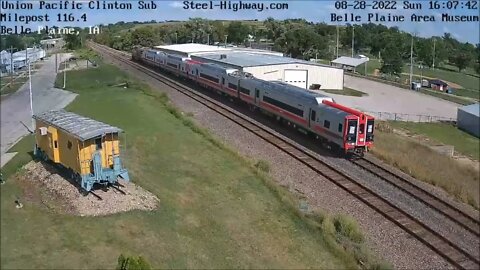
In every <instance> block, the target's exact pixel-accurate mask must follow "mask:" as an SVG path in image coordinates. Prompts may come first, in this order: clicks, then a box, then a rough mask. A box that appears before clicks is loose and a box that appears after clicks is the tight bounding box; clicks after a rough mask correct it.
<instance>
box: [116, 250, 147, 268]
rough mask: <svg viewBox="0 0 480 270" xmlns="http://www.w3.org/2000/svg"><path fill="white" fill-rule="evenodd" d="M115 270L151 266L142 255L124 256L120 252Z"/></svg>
mask: <svg viewBox="0 0 480 270" xmlns="http://www.w3.org/2000/svg"><path fill="white" fill-rule="evenodd" d="M116 269H117V270H150V269H152V267H151V266H150V264H149V263H148V262H147V261H146V260H145V259H144V258H143V257H142V256H139V257H134V256H125V255H123V254H120V256H119V257H118V263H117V268H116Z"/></svg>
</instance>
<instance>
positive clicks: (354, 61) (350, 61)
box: [332, 56, 368, 67]
mask: <svg viewBox="0 0 480 270" xmlns="http://www.w3.org/2000/svg"><path fill="white" fill-rule="evenodd" d="M365 62H368V58H352V57H347V56H341V57H339V58H337V59H335V60H333V61H332V63H334V64H340V65H345V66H350V67H356V66H359V65H361V64H363V63H365Z"/></svg>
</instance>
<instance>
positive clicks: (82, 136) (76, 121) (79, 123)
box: [33, 110, 122, 141]
mask: <svg viewBox="0 0 480 270" xmlns="http://www.w3.org/2000/svg"><path fill="white" fill-rule="evenodd" d="M33 118H34V119H36V120H40V121H42V122H44V123H46V124H48V125H51V126H54V127H56V128H58V129H61V130H63V131H65V132H66V133H68V134H71V135H72V136H73V137H75V138H77V139H79V140H81V141H86V140H88V139H92V138H95V137H98V136H101V135H104V134H107V133H119V132H122V130H121V129H120V128H118V127H114V126H111V125H108V124H105V123H102V122H99V121H97V120H93V119H91V118H87V117H84V116H81V115H78V114H75V113H71V112H67V111H65V110H58V111H47V112H43V113H41V114H37V115H34V116H33Z"/></svg>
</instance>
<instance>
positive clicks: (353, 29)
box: [352, 25, 355, 58]
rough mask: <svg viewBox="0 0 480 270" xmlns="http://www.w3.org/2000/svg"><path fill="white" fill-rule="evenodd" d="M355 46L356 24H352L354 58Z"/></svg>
mask: <svg viewBox="0 0 480 270" xmlns="http://www.w3.org/2000/svg"><path fill="white" fill-rule="evenodd" d="M354 47H355V25H353V26H352V58H353V52H354Z"/></svg>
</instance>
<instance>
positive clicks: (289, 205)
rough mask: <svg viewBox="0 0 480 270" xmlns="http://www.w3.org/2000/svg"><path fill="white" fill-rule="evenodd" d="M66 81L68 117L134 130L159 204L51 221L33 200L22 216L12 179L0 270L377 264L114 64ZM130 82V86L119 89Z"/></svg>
mask: <svg viewBox="0 0 480 270" xmlns="http://www.w3.org/2000/svg"><path fill="white" fill-rule="evenodd" d="M67 76H68V78H69V80H68V81H67V89H69V90H71V91H73V92H76V93H78V94H79V96H78V97H77V98H76V100H75V101H74V102H73V103H72V104H71V105H69V106H68V108H67V109H68V110H70V111H73V112H76V113H79V114H81V115H85V116H88V117H92V118H95V119H97V120H100V121H104V122H107V123H109V124H112V125H115V126H119V127H120V128H122V129H124V130H125V131H126V132H127V147H128V148H127V152H126V154H125V153H124V155H123V158H124V162H125V165H126V167H127V168H128V169H129V171H130V174H131V178H132V179H133V181H134V182H135V183H137V184H139V185H141V186H142V187H144V188H146V189H147V190H149V191H150V192H152V193H154V194H155V195H157V196H158V197H159V198H160V200H161V201H160V208H159V209H158V210H155V211H153V212H141V211H133V212H129V213H123V214H117V215H112V216H107V217H95V218H93V217H83V218H82V217H73V216H66V215H61V214H54V213H52V212H49V211H48V210H47V209H45V208H44V207H42V205H40V204H38V203H34V202H29V201H25V202H24V208H23V209H21V210H18V209H15V207H14V205H13V200H14V199H15V198H16V196H19V197H20V198H23V197H22V196H23V191H22V189H21V188H20V186H19V184H18V183H17V182H15V181H13V180H12V179H8V180H7V183H6V184H5V185H3V186H2V187H1V198H0V200H1V211H2V216H3V217H8V218H2V220H1V231H2V238H1V249H2V253H1V255H0V256H1V268H5V269H6V268H15V269H21V268H49V269H52V268H80V267H81V268H95V269H106V268H110V269H112V268H114V267H115V265H116V261H117V258H118V256H119V255H120V253H124V254H135V255H141V256H143V257H145V258H146V259H147V261H149V262H150V263H151V264H152V266H153V267H154V268H328V269H333V268H341V269H344V268H356V267H358V265H357V260H359V258H361V259H362V260H363V261H365V259H364V258H370V256H371V253H369V252H365V250H364V245H362V246H361V247H362V248H356V249H347V248H343V246H344V245H343V243H345V242H341V241H340V240H338V239H339V236H341V235H342V234H341V233H343V231H340V230H338V231H337V230H333V231H331V232H330V231H325V230H324V229H323V228H324V227H328V226H330V227H333V225H329V224H333V223H332V222H329V221H328V220H327V219H324V220H323V221H322V222H317V221H312V220H311V219H308V218H307V217H306V216H305V215H302V214H301V213H300V212H299V211H298V209H297V208H296V207H295V198H293V197H292V196H291V195H290V193H288V192H286V191H285V190H284V189H283V188H280V187H279V186H278V185H276V184H275V183H274V182H273V181H272V180H270V179H269V178H268V177H267V176H265V175H264V174H263V172H262V171H268V168H269V166H268V163H265V162H260V163H257V164H260V165H258V166H259V167H260V168H259V169H256V168H255V166H254V164H253V162H252V163H250V162H249V161H247V160H245V159H243V158H241V157H240V156H239V155H238V154H236V153H235V152H234V151H232V150H229V149H228V148H227V147H225V146H223V145H222V144H221V143H219V142H218V141H216V140H215V139H214V138H213V137H212V136H211V135H209V133H208V132H207V131H205V130H203V129H201V128H198V127H197V126H195V125H194V124H193V122H192V121H191V120H190V119H189V118H188V117H185V116H183V115H182V114H181V113H180V112H179V111H178V110H176V109H175V108H173V107H172V106H171V105H169V103H168V101H167V98H166V96H165V95H160V94H156V93H152V92H150V91H149V90H148V89H147V88H146V87H145V86H143V85H139V84H138V83H137V82H135V81H133V80H132V79H130V78H129V77H127V75H126V74H124V73H121V72H120V71H119V70H118V69H117V68H115V67H112V66H103V65H102V66H101V67H99V68H97V69H95V70H93V69H90V70H81V71H71V72H70V71H69V72H68V75H67ZM87 78H88V79H87ZM124 81H129V85H130V88H129V89H123V88H117V87H112V86H111V85H115V84H118V83H121V82H124ZM57 83H60V84H61V83H62V78H61V76H58V77H57ZM31 145H32V138H31V137H27V138H25V139H24V140H22V141H21V142H20V143H19V144H18V145H17V146H15V150H16V151H19V154H18V155H17V156H16V157H14V159H13V160H12V161H11V162H10V163H8V164H7V165H6V168H5V172H6V175H11V174H12V173H13V172H15V171H17V170H18V168H19V167H20V166H21V164H24V163H26V162H27V161H28V160H30V156H29V155H28V151H31ZM355 226H357V225H355ZM347 240H348V239H347ZM349 241H350V240H348V241H347V242H346V243H349ZM66 258H68V259H66ZM366 261H367V264H366V267H372V268H373V267H385V265H384V264H382V263H381V262H379V263H377V261H376V260H375V259H369V260H366ZM386 267H388V265H387V266H386Z"/></svg>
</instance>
